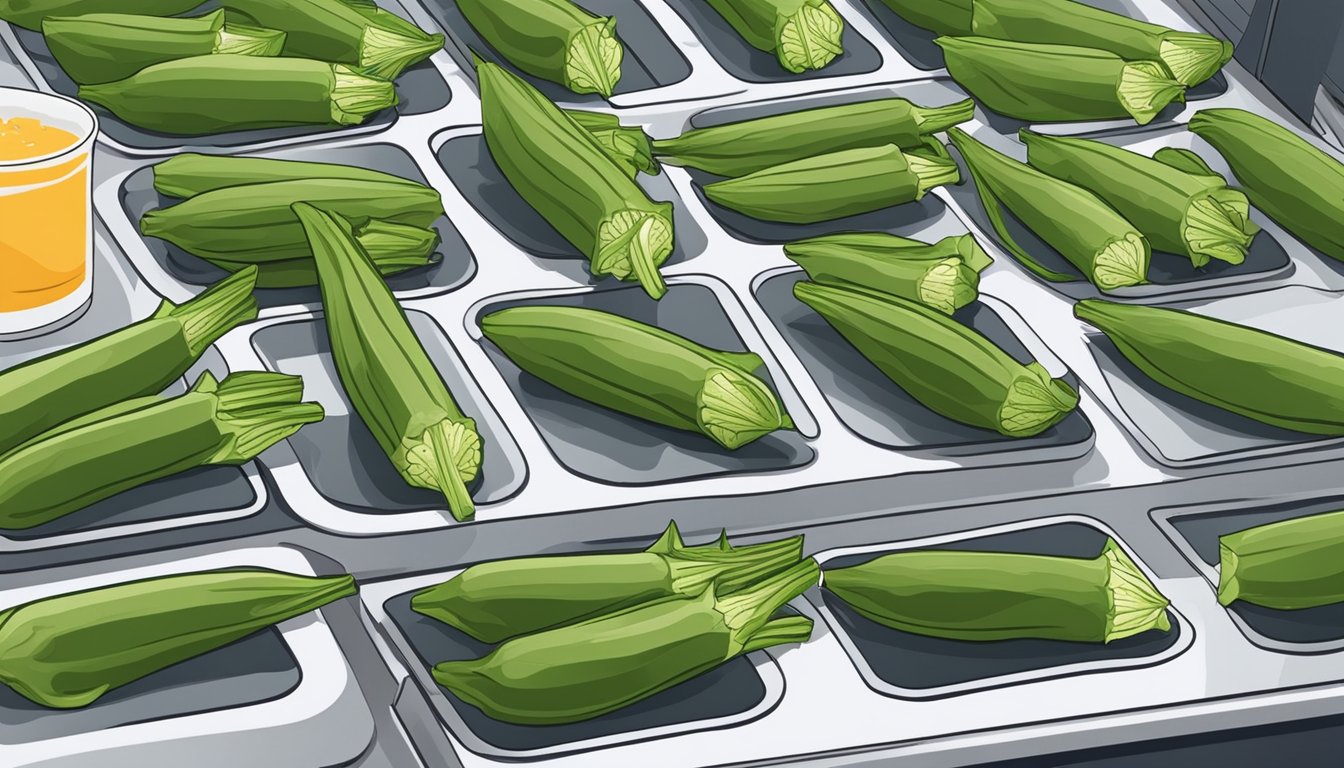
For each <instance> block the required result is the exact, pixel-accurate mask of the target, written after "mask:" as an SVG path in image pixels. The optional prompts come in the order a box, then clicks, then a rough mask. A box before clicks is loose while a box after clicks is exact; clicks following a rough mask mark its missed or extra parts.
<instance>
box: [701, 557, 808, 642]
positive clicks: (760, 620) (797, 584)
mask: <svg viewBox="0 0 1344 768" xmlns="http://www.w3.org/2000/svg"><path fill="white" fill-rule="evenodd" d="M820 580H821V567H820V566H818V565H817V561H816V560H815V559H813V558H810V557H809V558H807V559H806V560H804V561H802V562H800V563H798V564H797V565H794V566H793V567H792V568H789V569H788V570H786V571H781V572H780V573H777V574H775V575H774V576H771V577H769V578H767V579H764V580H763V581H760V582H757V583H756V584H754V585H752V586H751V587H748V588H747V589H745V590H743V591H741V592H737V593H735V594H733V595H729V596H727V597H720V598H718V599H716V601H715V604H714V608H715V610H717V611H718V612H719V613H720V614H722V615H723V622H724V624H726V625H727V626H728V628H729V629H731V630H732V631H733V633H734V635H736V636H737V639H738V641H739V642H741V643H743V644H746V643H748V642H750V640H751V638H752V636H753V635H755V634H756V633H757V632H758V631H760V630H761V629H762V628H763V627H764V626H765V625H766V623H767V622H769V621H770V617H771V616H773V615H774V614H775V612H776V611H778V610H779V609H780V608H783V607H784V605H785V604H787V603H788V602H789V601H790V600H792V599H794V598H795V597H797V596H799V595H801V594H803V593H804V592H806V591H807V590H808V589H810V588H812V587H813V586H816V584H817V583H818V582H819V581H820Z"/></svg>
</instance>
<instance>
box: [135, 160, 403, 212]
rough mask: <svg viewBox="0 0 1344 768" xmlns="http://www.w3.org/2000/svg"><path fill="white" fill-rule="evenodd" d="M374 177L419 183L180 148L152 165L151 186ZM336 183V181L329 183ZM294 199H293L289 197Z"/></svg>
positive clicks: (166, 191)
mask: <svg viewBox="0 0 1344 768" xmlns="http://www.w3.org/2000/svg"><path fill="white" fill-rule="evenodd" d="M317 179H323V180H326V181H329V182H330V181H342V182H345V181H375V182H386V183H390V184H416V185H419V186H423V185H421V184H419V182H416V181H413V180H411V179H407V178H403V177H401V176H397V175H395V174H391V173H384V172H382V171H375V170H373V169H371V168H360V167H358V166H354V165H340V164H337V163H315V162H311V161H307V160H277V159H275V158H268V157H239V156H237V155H202V154H197V153H195V152H184V153H182V154H179V155H173V156H172V157H170V158H169V159H167V160H164V161H163V162H161V163H158V164H157V165H155V166H154V189H155V191H157V192H158V193H159V194H161V195H167V196H168V197H182V198H187V197H195V196H196V195H199V194H202V193H204V192H213V191H215V190H217V189H225V188H227V187H240V186H243V185H245V184H266V183H270V182H273V181H314V180H317ZM333 186H339V185H333ZM291 202H294V201H291Z"/></svg>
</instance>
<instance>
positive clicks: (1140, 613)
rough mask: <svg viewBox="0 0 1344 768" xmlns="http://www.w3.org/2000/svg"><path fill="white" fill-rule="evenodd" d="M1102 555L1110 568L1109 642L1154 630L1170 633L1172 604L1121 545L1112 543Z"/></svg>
mask: <svg viewBox="0 0 1344 768" xmlns="http://www.w3.org/2000/svg"><path fill="white" fill-rule="evenodd" d="M1102 556H1103V557H1105V558H1106V565H1107V567H1108V568H1109V575H1108V577H1107V580H1106V590H1107V592H1108V593H1109V594H1110V601H1109V602H1110V605H1109V608H1110V610H1108V611H1107V614H1106V640H1105V641H1106V642H1107V643H1109V642H1112V641H1114V640H1121V639H1123V638H1126V637H1130V636H1132V635H1137V634H1139V633H1141V632H1147V631H1148V630H1150V629H1158V630H1161V631H1163V632H1166V631H1168V630H1170V629H1171V619H1169V618H1168V617H1167V606H1168V605H1170V604H1171V601H1170V600H1167V598H1165V597H1163V596H1162V593H1161V592H1158V591H1157V587H1155V586H1153V583H1152V582H1151V581H1149V580H1148V577H1147V576H1145V575H1143V571H1141V570H1139V567H1138V565H1136V564H1135V563H1134V561H1133V560H1131V559H1130V558H1129V555H1127V554H1125V551H1124V550H1123V549H1121V548H1120V545H1118V544H1116V543H1115V541H1114V540H1111V541H1108V542H1107V543H1106V548H1105V549H1104V550H1102Z"/></svg>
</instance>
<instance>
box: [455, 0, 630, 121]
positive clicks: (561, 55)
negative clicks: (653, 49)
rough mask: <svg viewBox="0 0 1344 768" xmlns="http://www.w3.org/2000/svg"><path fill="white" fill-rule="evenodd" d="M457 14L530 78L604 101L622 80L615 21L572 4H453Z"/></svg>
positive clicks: (563, 0)
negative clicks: (600, 98) (598, 96)
mask: <svg viewBox="0 0 1344 768" xmlns="http://www.w3.org/2000/svg"><path fill="white" fill-rule="evenodd" d="M457 8H458V10H460V11H461V12H462V15H463V16H465V17H466V19H467V22H468V23H470V24H471V26H472V28H473V29H475V30H476V33H477V34H479V35H480V36H481V38H482V39H484V40H485V42H487V43H489V44H490V47H492V48H494V49H495V50H496V51H498V52H499V54H500V55H501V56H503V57H504V58H505V59H507V60H508V62H509V63H510V64H512V65H514V66H515V67H517V68H518V69H521V70H522V71H524V72H526V73H527V74H529V75H532V76H533V77H539V78H541V79H542V80H549V81H551V82H552V83H559V84H560V85H563V86H564V87H566V88H568V89H569V90H571V91H573V92H575V93H596V94H598V95H600V96H602V97H603V98H611V94H612V91H613V90H614V89H615V88H616V83H617V81H619V80H620V79H621V59H622V57H623V56H624V55H625V47H624V46H623V45H621V40H620V38H619V37H617V36H616V19H615V18H612V17H610V16H596V15H594V14H591V13H589V12H588V11H586V10H584V9H583V8H581V7H579V6H578V5H576V4H574V3H573V2H571V0H457Z"/></svg>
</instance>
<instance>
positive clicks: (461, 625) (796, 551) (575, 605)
mask: <svg viewBox="0 0 1344 768" xmlns="http://www.w3.org/2000/svg"><path fill="white" fill-rule="evenodd" d="M802 556H803V537H801V536H794V537H793V538H789V539H783V540H780V541H773V542H769V543H766V544H756V545H753V546H749V547H737V548H734V547H731V546H729V545H728V539H727V534H726V533H725V534H724V535H723V536H722V537H721V538H720V539H719V541H716V542H714V543H713V544H706V545H703V546H698V547H688V546H686V545H685V543H684V542H683V541H682V540H681V533H680V532H679V531H678V530H677V525H676V523H675V522H673V523H669V524H668V526H667V530H666V531H664V532H663V535H662V536H661V537H660V538H659V539H658V540H657V541H656V542H654V543H653V545H652V546H650V547H649V548H648V549H646V550H644V551H643V552H636V553H629V554H626V553H622V554H599V555H563V556H559V557H525V558H518V559H516V560H500V561H496V562H491V563H481V564H479V565H473V566H471V567H470V568H468V569H466V570H465V571H463V572H462V573H460V574H458V575H457V576H454V577H453V578H451V579H449V580H448V581H445V582H444V583H442V584H439V585H437V586H433V587H430V588H428V589H425V590H423V591H421V592H418V593H416V595H415V597H413V598H412V599H411V608H412V609H414V610H415V611H416V612H417V613H421V614H423V615H425V616H429V617H430V618H434V619H438V620H439V621H442V622H444V623H445V624H449V625H451V626H453V627H456V628H457V629H459V630H461V631H463V632H465V633H467V634H468V635H471V636H472V637H474V638H476V639H477V640H480V641H481V642H485V643H491V644H494V643H500V642H503V641H504V640H507V639H509V638H511V637H517V636H519V635H529V634H532V633H533V632H539V631H541V630H544V629H551V628H554V627H559V626H563V625H565V624H572V623H574V622H576V621H583V620H585V619H589V618H592V617H595V616H599V615H602V614H606V613H612V612H614V611H618V610H624V609H626V608H629V607H631V606H634V605H638V604H640V603H648V602H652V601H654V600H661V599H664V598H668V597H678V596H680V597H694V596H697V595H699V594H700V593H701V592H703V591H704V590H705V588H706V587H707V586H709V585H710V584H713V585H715V588H716V589H717V590H718V592H719V594H728V593H731V592H734V591H736V590H739V589H742V588H744V587H746V586H748V585H749V584H751V583H752V582H754V581H757V580H759V579H762V578H764V577H766V576H769V575H771V574H773V573H777V572H779V571H782V570H784V569H785V568H788V567H790V566H793V565H795V564H797V563H798V561H800V560H801V559H802Z"/></svg>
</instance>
